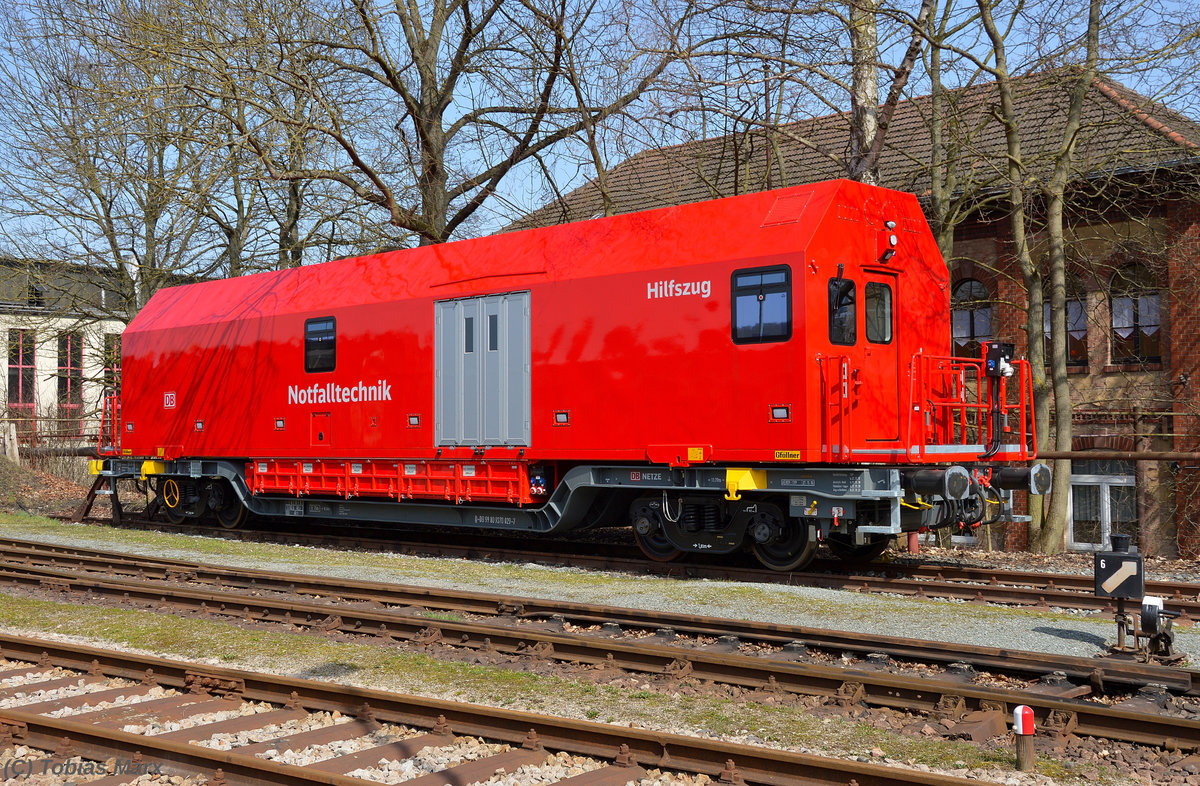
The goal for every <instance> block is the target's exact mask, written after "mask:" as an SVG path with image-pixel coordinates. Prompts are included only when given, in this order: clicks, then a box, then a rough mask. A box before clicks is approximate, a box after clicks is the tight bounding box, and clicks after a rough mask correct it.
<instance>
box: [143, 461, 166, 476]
mask: <svg viewBox="0 0 1200 786" xmlns="http://www.w3.org/2000/svg"><path fill="white" fill-rule="evenodd" d="M166 471H167V464H166V462H165V461H143V462H142V477H141V480H145V479H146V476H147V475H161V474H163V473H164V472H166Z"/></svg>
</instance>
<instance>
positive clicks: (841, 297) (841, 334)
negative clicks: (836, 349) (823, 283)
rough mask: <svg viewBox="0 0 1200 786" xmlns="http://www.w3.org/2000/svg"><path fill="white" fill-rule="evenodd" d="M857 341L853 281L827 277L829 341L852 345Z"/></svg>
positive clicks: (856, 312)
mask: <svg viewBox="0 0 1200 786" xmlns="http://www.w3.org/2000/svg"><path fill="white" fill-rule="evenodd" d="M857 341H858V303H857V299H856V297H855V289H854V282H853V281H851V280H850V279H848V278H841V277H838V278H831V279H829V343H831V344H845V345H847V346H849V345H852V344H854V343H856V342H857Z"/></svg>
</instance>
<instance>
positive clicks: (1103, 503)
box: [1067, 473, 1137, 551]
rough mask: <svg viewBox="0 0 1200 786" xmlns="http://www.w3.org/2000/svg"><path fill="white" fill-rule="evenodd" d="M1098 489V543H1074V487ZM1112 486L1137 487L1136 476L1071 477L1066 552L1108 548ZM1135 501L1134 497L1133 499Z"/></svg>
mask: <svg viewBox="0 0 1200 786" xmlns="http://www.w3.org/2000/svg"><path fill="white" fill-rule="evenodd" d="M1076 486H1099V487H1100V542H1099V543H1078V542H1076V541H1075V487H1076ZM1113 486H1133V487H1136V486H1137V476H1136V475H1075V474H1073V473H1072V475H1071V493H1070V494H1069V495H1068V496H1067V551H1104V550H1106V549H1107V548H1108V539H1109V535H1111V534H1112V494H1111V492H1110V489H1111V488H1112V487H1113ZM1135 500H1136V497H1135Z"/></svg>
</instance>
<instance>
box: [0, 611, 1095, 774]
mask: <svg viewBox="0 0 1200 786" xmlns="http://www.w3.org/2000/svg"><path fill="white" fill-rule="evenodd" d="M0 625H3V626H4V627H6V628H9V629H15V630H18V631H20V632H21V633H23V634H26V635H29V634H36V633H59V634H70V635H74V636H81V637H84V638H87V639H90V640H93V641H97V642H102V643H103V642H111V643H115V644H118V645H121V646H124V647H129V648H133V649H138V650H147V651H151V652H154V653H159V654H164V655H167V656H174V657H182V658H189V659H211V660H215V661H217V662H220V663H223V664H236V665H239V666H242V667H245V668H249V669H260V670H267V671H274V672H278V673H283V674H291V675H295V676H302V677H311V678H318V679H331V678H332V679H336V680H339V681H343V682H352V683H354V684H359V685H368V686H371V687H377V688H383V689H387V690H393V691H399V692H404V693H414V694H419V695H425V696H434V697H439V698H451V699H456V700H460V701H470V702H474V703H482V704H488V705H493V706H503V707H513V708H517V709H523V710H529V711H540V712H549V713H553V714H559V715H564V716H568V717H576V718H586V719H589V720H598V719H601V718H603V719H604V720H605V721H606V722H614V721H616V722H620V723H630V722H633V723H636V724H639V725H645V726H651V727H659V728H665V729H669V730H679V731H683V732H685V733H686V731H687V730H703V731H705V732H708V733H716V734H722V735H736V736H741V737H745V736H748V735H749V736H753V737H755V738H757V739H759V740H761V741H764V742H767V743H770V744H775V745H780V746H784V747H790V748H798V749H800V750H804V751H807V752H816V751H819V752H821V753H824V754H826V755H834V756H843V757H855V756H857V757H870V751H871V750H872V749H874V748H878V749H880V750H882V751H884V752H885V754H886V756H887V757H888V758H889V759H892V760H896V761H900V762H904V763H907V764H909V765H913V764H923V765H927V766H929V767H933V768H941V769H945V768H962V767H971V768H985V769H989V770H994V771H996V773H997V775H1001V774H1003V773H1004V772H1007V771H1008V770H1010V769H1011V766H1012V761H1011V760H1012V755H1011V753H1010V752H1008V751H998V750H984V749H981V748H979V747H977V746H975V745H973V744H969V743H962V742H952V741H946V740H941V739H921V738H915V737H908V736H904V735H900V734H897V733H892V732H888V731H883V730H880V729H876V728H874V727H872V726H870V725H868V724H865V723H859V722H855V721H852V720H846V719H844V718H842V717H818V716H817V715H815V714H813V713H810V712H807V711H805V710H804V709H803V708H801V707H797V706H778V705H767V704H758V703H749V702H738V701H733V700H727V699H720V698H710V697H697V696H681V695H678V694H669V693H665V692H661V691H657V690H648V689H644V688H641V689H634V690H627V689H622V688H617V687H614V686H611V685H597V684H595V683H591V682H577V681H573V680H570V679H565V678H561V677H555V676H546V675H537V674H531V673H528V672H524V671H515V670H510V669H505V668H499V667H493V666H484V665H479V664H471V663H460V662H446V661H439V660H436V659H434V658H431V657H429V656H427V655H424V654H421V653H415V652H407V651H402V650H399V649H396V648H391V647H385V646H377V645H372V644H358V643H345V642H333V641H329V640H326V639H322V638H318V637H314V636H307V635H301V634H295V633H286V632H275V631H261V630H249V629H243V628H241V627H239V626H237V625H235V624H232V623H228V622H224V621H220V620H213V619H207V618H192V617H175V616H170V615H164V614H158V613H154V612H151V611H142V610H133V609H113V608H105V607H99V606H81V605H75V604H70V603H62V602H56V601H47V600H32V599H27V598H6V599H5V602H4V603H3V604H0ZM1089 770H1090V771H1089V772H1088V773H1087V774H1086V779H1087V780H1090V781H1092V782H1099V783H1112V782H1115V781H1116V778H1115V776H1114V774H1113V772H1112V771H1108V770H1104V769H1099V768H1089ZM1039 771H1040V772H1042V773H1043V774H1046V775H1051V774H1054V775H1056V776H1058V777H1064V775H1065V774H1066V773H1067V770H1066V769H1065V768H1064V767H1063V766H1062V765H1061V764H1058V763H1056V762H1053V761H1048V760H1042V761H1040V762H1039ZM1083 777H1084V774H1083V773H1078V774H1072V779H1073V780H1078V782H1080V783H1082V782H1083Z"/></svg>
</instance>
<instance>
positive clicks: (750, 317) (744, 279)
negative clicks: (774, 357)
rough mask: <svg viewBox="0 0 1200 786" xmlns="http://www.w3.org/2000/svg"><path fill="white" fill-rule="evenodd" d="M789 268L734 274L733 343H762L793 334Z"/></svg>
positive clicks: (779, 339) (773, 268)
mask: <svg viewBox="0 0 1200 786" xmlns="http://www.w3.org/2000/svg"><path fill="white" fill-rule="evenodd" d="M791 279H792V271H791V268H789V267H787V266H786V265H782V266H778V267H770V268H759V269H756V270H738V271H735V272H734V274H733V285H732V290H733V291H732V293H731V294H732V297H731V298H730V300H731V301H732V305H733V316H732V320H733V343H735V344H762V343H765V342H768V341H787V340H788V339H789V338H791V337H792V281H791Z"/></svg>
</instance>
